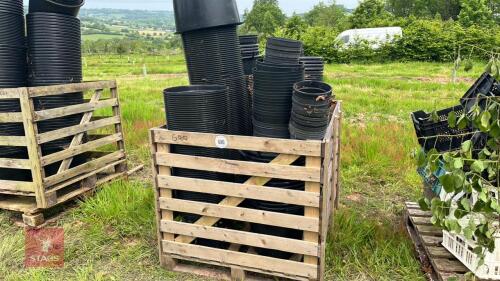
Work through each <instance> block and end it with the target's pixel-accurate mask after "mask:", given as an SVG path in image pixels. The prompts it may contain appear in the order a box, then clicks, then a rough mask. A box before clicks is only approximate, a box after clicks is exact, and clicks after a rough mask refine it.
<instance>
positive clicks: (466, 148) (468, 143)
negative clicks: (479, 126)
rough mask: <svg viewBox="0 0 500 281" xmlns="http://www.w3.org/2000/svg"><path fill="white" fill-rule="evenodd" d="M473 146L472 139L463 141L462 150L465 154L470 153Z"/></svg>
mask: <svg viewBox="0 0 500 281" xmlns="http://www.w3.org/2000/svg"><path fill="white" fill-rule="evenodd" d="M471 148H472V141H470V140H468V141H464V142H463V143H462V148H461V152H462V153H463V154H468V153H469V152H470V151H471Z"/></svg>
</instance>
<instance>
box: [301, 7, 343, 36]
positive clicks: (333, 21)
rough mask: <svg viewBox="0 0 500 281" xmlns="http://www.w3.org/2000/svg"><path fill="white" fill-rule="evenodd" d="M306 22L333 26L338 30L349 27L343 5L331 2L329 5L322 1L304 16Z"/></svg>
mask: <svg viewBox="0 0 500 281" xmlns="http://www.w3.org/2000/svg"><path fill="white" fill-rule="evenodd" d="M304 18H305V20H306V22H307V23H308V24H309V25H312V26H327V27H333V28H335V29H336V30H339V31H340V30H342V31H343V30H345V29H347V15H346V13H345V8H344V6H342V5H337V4H336V3H335V2H331V3H330V4H329V5H328V4H325V3H324V2H320V3H319V4H317V5H315V6H314V7H313V9H312V10H311V11H309V12H308V13H307V14H306V15H305V16H304Z"/></svg>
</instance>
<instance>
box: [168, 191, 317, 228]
mask: <svg viewBox="0 0 500 281" xmlns="http://www.w3.org/2000/svg"><path fill="white" fill-rule="evenodd" d="M160 208H161V209H165V210H170V211H174V212H175V211H177V212H183V213H190V214H197V215H201V216H208V217H217V218H225V219H231V220H238V221H244V222H251V223H259V224H266V225H272V226H279V227H285V228H290V229H297V230H305V231H310V232H315V233H316V234H317V232H318V231H319V218H312V217H310V218H309V217H303V216H296V215H289V214H282V213H274V212H267V211H260V210H253V209H246V208H238V207H231V206H222V205H217V204H209V203H201V202H194V201H186V200H179V199H172V198H160Z"/></svg>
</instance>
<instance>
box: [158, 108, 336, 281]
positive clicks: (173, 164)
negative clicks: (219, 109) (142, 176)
mask: <svg viewBox="0 0 500 281" xmlns="http://www.w3.org/2000/svg"><path fill="white" fill-rule="evenodd" d="M341 115H342V112H341V103H340V102H338V103H337V104H336V106H335V111H334V113H333V116H332V120H331V123H330V126H329V128H328V130H327V133H326V137H325V139H324V140H323V141H299V140H284V139H271V138H257V137H245V136H229V135H224V136H221V135H214V134H201V133H190V132H176V131H169V130H166V129H164V128H155V129H152V130H151V147H152V158H153V167H154V168H153V171H154V177H155V187H156V205H157V206H156V209H157V214H158V226H159V228H158V239H159V252H160V260H161V264H162V266H164V267H166V268H168V269H169V270H174V271H181V272H190V273H195V274H200V275H204V276H210V277H215V278H221V279H227V280H262V276H265V278H266V280H272V278H287V279H292V280H303V281H305V280H324V270H325V248H326V237H327V234H328V230H329V227H330V224H331V221H332V213H333V210H334V206H335V203H336V202H338V196H339V194H338V190H339V182H338V179H339V169H338V166H339V155H340V126H341ZM172 145H189V146H197V147H205V148H219V149H231V150H243V151H260V152H266V153H275V154H277V157H276V158H275V159H274V160H273V161H272V162H270V163H257V162H252V161H238V160H226V159H216V158H206V157H197V156H188V155H180V154H174V153H171V151H172V150H171V146H172ZM302 158H305V166H292V165H291V164H292V163H294V162H296V161H297V160H298V159H302ZM172 168H183V169H194V170H201V171H208V172H217V173H224V174H235V175H240V176H248V177H250V178H249V179H248V180H247V181H246V182H245V183H243V184H239V183H230V182H221V181H209V180H200V179H191V178H183V177H176V176H172V172H171V169H172ZM272 179H284V180H292V181H302V182H305V191H294V190H284V189H279V188H270V187H265V186H264V185H266V184H267V183H268V182H269V181H270V180H272ZM175 190H183V191H191V192H201V193H209V194H218V195H222V196H225V199H223V200H222V201H221V202H220V203H219V204H209V203H201V202H193V201H188V200H181V199H176V198H173V196H172V195H173V191H175ZM246 199H253V200H265V201H271V202H279V203H284V204H293V205H298V206H303V207H304V215H303V216H298V215H290V214H282V213H275V212H268V211H260V210H254V209H249V208H245V207H241V206H240V205H241V204H242V203H243V202H244V201H245V200H246ZM174 212H182V213H190V214H194V215H199V216H201V218H200V219H198V220H197V221H196V222H195V223H184V222H179V221H176V220H175V219H174V215H173V213H174ZM220 220H231V221H238V222H240V223H244V224H262V225H271V226H276V227H281V228H287V229H293V230H299V231H302V232H303V239H302V240H298V239H289V238H283V237H279V236H273V235H263V234H258V233H253V232H251V231H249V230H246V229H239V228H238V229H228V228H221V227H217V225H216V224H217V222H219V221H220ZM197 238H204V239H210V240H215V241H219V242H224V243H229V245H230V246H228V247H227V248H224V249H220V248H212V247H207V246H200V245H197V244H193V242H194V241H195V239H197ZM254 248H265V249H271V250H277V251H283V252H288V253H291V254H293V256H292V259H291V260H286V259H279V258H272V257H267V256H264V255H262V254H259V253H258V251H255V250H254ZM186 261H188V262H195V263H196V264H195V265H193V264H186ZM214 266H215V268H214ZM255 274H259V275H260V277H256V276H255ZM259 278H260V279H259Z"/></svg>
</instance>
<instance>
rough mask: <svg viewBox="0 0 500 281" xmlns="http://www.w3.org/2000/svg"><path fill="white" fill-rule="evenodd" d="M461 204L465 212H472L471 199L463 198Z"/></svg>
mask: <svg viewBox="0 0 500 281" xmlns="http://www.w3.org/2000/svg"><path fill="white" fill-rule="evenodd" d="M460 204H461V205H462V207H463V208H464V210H466V211H467V212H470V211H471V206H470V201H469V199H467V198H462V200H460Z"/></svg>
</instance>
